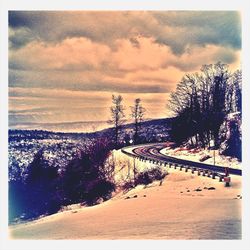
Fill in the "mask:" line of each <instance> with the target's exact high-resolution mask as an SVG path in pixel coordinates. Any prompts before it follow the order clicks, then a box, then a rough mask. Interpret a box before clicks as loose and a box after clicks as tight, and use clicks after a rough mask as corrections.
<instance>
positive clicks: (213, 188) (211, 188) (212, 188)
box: [207, 187, 215, 190]
mask: <svg viewBox="0 0 250 250" xmlns="http://www.w3.org/2000/svg"><path fill="white" fill-rule="evenodd" d="M207 190H215V187H209V188H208V189H207Z"/></svg>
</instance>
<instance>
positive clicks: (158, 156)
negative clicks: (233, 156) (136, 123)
mask: <svg viewBox="0 0 250 250" xmlns="http://www.w3.org/2000/svg"><path fill="white" fill-rule="evenodd" d="M170 144H171V143H169V142H165V143H156V144H146V145H138V146H134V147H126V148H123V149H122V152H123V153H125V154H127V155H129V156H131V157H135V158H139V159H141V160H150V161H154V162H158V163H162V164H178V165H179V166H181V165H182V166H184V167H190V168H191V167H192V168H199V169H204V170H209V171H213V172H216V173H225V167H224V166H218V165H209V164H205V163H200V162H193V161H188V160H183V159H178V158H175V157H171V156H167V155H165V154H162V153H161V152H160V151H161V150H162V149H163V148H165V147H167V146H169V145H170ZM228 172H229V174H232V175H242V171H241V170H240V169H234V168H228Z"/></svg>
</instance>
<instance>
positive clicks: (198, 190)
mask: <svg viewBox="0 0 250 250" xmlns="http://www.w3.org/2000/svg"><path fill="white" fill-rule="evenodd" d="M194 191H196V192H200V191H202V189H200V188H196V189H195V190H194Z"/></svg>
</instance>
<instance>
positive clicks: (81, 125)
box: [9, 118, 171, 133]
mask: <svg viewBox="0 0 250 250" xmlns="http://www.w3.org/2000/svg"><path fill="white" fill-rule="evenodd" d="M169 119H171V118H162V119H147V120H146V121H144V122H143V123H142V124H143V126H144V125H145V126H149V125H152V124H154V125H156V124H157V125H164V124H166V121H167V120H169ZM123 126H124V128H130V127H132V126H133V123H132V121H131V120H130V121H127V123H125V124H124V125H123ZM111 127H112V124H108V123H107V121H78V122H62V123H37V122H35V123H34V122H29V123H21V124H18V125H16V124H9V129H11V130H46V131H53V132H65V133H74V132H76V133H92V132H96V131H101V130H105V129H108V128H111Z"/></svg>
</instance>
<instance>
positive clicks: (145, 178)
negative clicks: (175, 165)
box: [135, 168, 167, 185]
mask: <svg viewBox="0 0 250 250" xmlns="http://www.w3.org/2000/svg"><path fill="white" fill-rule="evenodd" d="M166 175H167V173H166V171H164V170H163V169H162V168H152V169H149V170H146V171H144V172H139V173H138V174H137V176H136V178H135V185H140V184H143V185H148V184H150V183H152V182H153V181H156V180H157V181H159V180H162V179H164V178H165V176H166Z"/></svg>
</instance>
